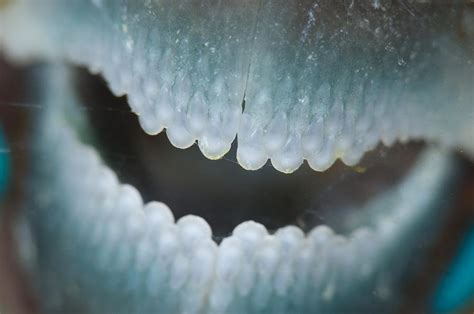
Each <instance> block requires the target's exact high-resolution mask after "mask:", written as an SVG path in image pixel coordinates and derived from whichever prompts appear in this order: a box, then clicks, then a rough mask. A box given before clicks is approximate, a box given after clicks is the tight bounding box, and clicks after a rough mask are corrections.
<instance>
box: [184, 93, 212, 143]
mask: <svg viewBox="0 0 474 314" xmlns="http://www.w3.org/2000/svg"><path fill="white" fill-rule="evenodd" d="M207 108H208V104H207V102H206V99H205V98H204V95H203V94H202V93H201V92H196V93H195V94H194V95H193V97H192V98H191V100H190V101H189V105H188V112H187V122H186V126H187V129H188V130H189V132H190V133H191V134H192V135H193V136H194V138H196V139H197V138H199V137H200V136H201V134H202V133H203V132H204V130H205V128H206V124H207V119H208V111H207Z"/></svg>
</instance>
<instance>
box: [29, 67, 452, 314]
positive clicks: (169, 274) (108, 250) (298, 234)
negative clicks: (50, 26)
mask: <svg viewBox="0 0 474 314" xmlns="http://www.w3.org/2000/svg"><path fill="white" fill-rule="evenodd" d="M69 77H70V74H68V71H65V70H64V69H63V68H58V69H52V70H49V71H48V74H47V75H45V79H44V81H46V82H48V83H47V85H46V86H45V87H44V89H43V90H44V91H46V95H47V96H46V97H45V99H44V105H45V108H47V109H45V112H44V113H43V114H42V117H41V118H40V120H39V121H40V122H39V124H38V125H39V128H38V132H37V133H36V134H37V136H36V138H35V142H36V145H35V147H37V152H36V153H35V162H34V167H33V168H34V169H35V170H34V171H33V173H34V175H33V177H32V180H33V181H32V182H33V183H32V184H31V186H32V189H31V198H30V200H29V201H28V205H29V209H30V211H29V212H30V213H31V217H30V219H29V220H30V223H31V230H33V231H32V234H33V235H34V236H33V242H34V243H35V245H34V246H35V247H36V251H37V253H38V255H37V260H38V262H37V263H36V265H34V266H33V267H38V269H36V271H34V273H35V274H36V275H37V276H38V278H37V279H38V280H36V281H37V282H38V283H40V286H39V287H40V289H39V291H43V292H42V293H45V299H44V300H46V301H44V303H45V304H44V306H45V308H46V309H48V308H49V309H53V308H63V309H75V310H81V311H87V312H94V311H96V310H99V311H114V312H115V311H124V312H149V311H158V312H163V313H168V312H189V311H191V312H229V313H232V312H242V311H244V312H266V311H282V312H288V311H297V312H314V311H315V309H321V310H322V311H344V310H349V309H352V310H353V309H367V308H369V309H370V308H372V309H375V308H379V307H380V306H386V305H387V304H393V302H395V301H394V300H395V299H393V294H394V290H396V289H397V287H398V284H399V283H400V282H399V280H400V275H401V274H403V271H404V269H403V267H401V266H400V267H397V266H395V265H403V264H404V261H406V258H407V257H408V256H409V255H410V254H412V253H413V250H414V249H415V246H416V244H415V243H414V242H411V241H412V240H413V239H419V238H427V237H428V234H429V233H430V232H428V231H427V230H431V229H435V226H436V225H437V222H438V221H439V219H440V217H442V213H443V210H442V209H443V207H444V206H443V205H442V203H443V202H441V201H440V198H443V199H445V198H446V194H445V191H446V190H447V189H449V188H450V187H452V182H453V181H452V180H453V173H455V172H456V171H455V168H456V166H455V162H454V161H453V159H452V157H451V156H450V154H449V152H447V151H445V150H443V149H442V148H440V147H429V148H424V149H421V152H420V153H419V154H418V155H416V154H415V157H414V158H413V159H414V160H415V161H414V162H413V165H412V166H411V167H409V171H407V172H406V173H405V174H404V175H403V176H401V178H399V180H398V181H397V182H395V183H393V182H392V184H391V185H388V187H386V189H385V190H383V191H382V192H380V193H377V195H375V196H373V197H370V198H368V199H367V200H364V201H363V202H362V205H360V206H354V207H355V208H352V209H351V210H352V211H353V212H352V215H351V212H350V211H345V212H344V211H343V212H342V213H341V212H339V213H338V214H335V215H334V217H335V220H333V222H337V223H336V224H335V225H336V226H337V228H339V231H334V230H333V229H334V228H333V227H332V226H328V225H327V224H320V223H317V222H316V223H315V224H316V225H315V226H312V227H310V228H306V229H304V228H302V227H301V226H298V225H287V226H281V227H279V228H275V229H274V230H268V228H267V227H266V226H265V225H264V224H261V223H259V222H256V221H242V222H241V223H239V224H238V225H237V226H235V228H234V229H233V230H231V231H230V232H228V233H226V234H218V235H216V234H215V233H214V231H213V229H214V227H215V228H216V229H218V228H219V223H218V222H215V223H214V224H213V225H212V224H211V225H210V224H209V223H208V222H207V221H206V219H203V218H202V217H199V216H197V215H183V214H182V213H181V214H180V215H181V217H180V218H178V219H176V218H175V216H176V215H175V213H174V212H173V210H172V209H170V208H169V207H168V205H167V204H165V203H163V202H158V201H149V202H144V200H143V197H142V195H141V193H140V192H139V190H138V189H137V188H136V187H134V186H132V185H130V184H127V183H122V182H120V179H119V178H118V176H117V173H116V171H114V170H112V169H111V168H110V167H109V166H107V165H106V163H105V162H104V160H103V159H102V157H101V155H100V151H101V149H100V147H101V146H94V145H91V144H88V143H92V142H94V140H90V137H89V135H90V129H91V127H90V126H88V127H87V128H84V126H85V125H89V124H88V123H90V122H91V121H88V119H87V116H88V115H86V114H84V110H83V109H82V108H83V107H81V105H80V102H81V101H80V100H79V99H80V98H78V97H77V90H78V88H76V87H74V84H72V83H70V79H69ZM79 90H80V88H79ZM86 108H87V109H86V111H87V112H95V111H99V112H100V109H99V108H97V107H91V106H89V105H88V106H87V107H86ZM94 108H95V109H94ZM109 118H110V117H109ZM87 130H89V131H87ZM99 130H100V129H99ZM99 132H100V131H99ZM105 151H106V152H107V151H108V150H107V149H106V150H105ZM109 152H110V151H109ZM184 153H187V151H186V152H184ZM209 162H211V163H216V161H209ZM160 166H161V164H158V165H156V168H157V169H158V170H157V171H158V173H159V172H160ZM236 167H237V168H238V169H239V171H242V172H247V171H245V170H243V169H241V168H240V167H239V166H236ZM176 169H179V167H177V168H176ZM184 169H185V168H184ZM116 170H118V171H117V172H118V173H119V172H120V171H119V170H120V168H118V169H116ZM163 171H165V170H164V169H163ZM177 171H179V170H177ZM260 171H262V170H260ZM272 171H274V170H273V169H272ZM300 171H302V170H301V169H300ZM185 172H186V170H184V171H182V172H180V173H176V177H179V176H180V174H181V173H182V175H183V176H184V177H185ZM311 172H312V173H313V174H315V175H317V173H316V172H314V171H312V170H311ZM251 173H253V172H251ZM256 173H258V172H256ZM282 175H283V176H286V177H290V176H288V175H284V174H282ZM184 180H185V179H184ZM209 193H210V192H209ZM229 193H232V191H229ZM179 197H180V198H186V197H187V195H186V193H185V192H184V193H182V194H180V195H179ZM196 205H198V202H197V201H196ZM336 209H337V208H336ZM289 210H292V209H291V208H290V209H289ZM254 211H258V208H254ZM275 216H278V215H275ZM347 217H350V218H351V219H347V221H346V223H345V224H343V223H340V221H341V220H343V219H346V218H347ZM270 218H271V217H270ZM270 220H271V219H270ZM338 223H339V224H338ZM342 226H344V227H342ZM401 243H403V245H402V244H401ZM410 243H413V244H410ZM389 264H390V265H391V266H390V270H389V271H388V270H387V269H388V268H387V265H389ZM66 287H69V288H66ZM392 289H394V290H392ZM367 293H372V294H373V295H374V297H373V298H371V300H370V301H366V300H367V298H366V297H364V296H366V295H367ZM55 294H57V296H56V298H52V299H51V298H50V297H51V295H55ZM46 296H48V297H47V298H46ZM78 298H79V299H78ZM83 298H86V300H84V299H83ZM48 300H54V302H49V301H48ZM78 300H80V302H79V303H77V302H78ZM120 300H127V302H126V303H122V302H121V301H120Z"/></svg>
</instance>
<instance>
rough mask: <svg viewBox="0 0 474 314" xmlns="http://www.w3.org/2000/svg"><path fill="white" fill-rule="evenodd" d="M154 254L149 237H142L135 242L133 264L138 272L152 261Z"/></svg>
mask: <svg viewBox="0 0 474 314" xmlns="http://www.w3.org/2000/svg"><path fill="white" fill-rule="evenodd" d="M154 256H155V248H154V247H153V245H152V243H151V241H150V239H147V238H146V237H144V238H143V239H141V240H140V241H138V243H137V251H136V255H135V265H136V268H137V270H138V271H139V272H141V271H144V270H146V268H147V267H149V266H150V265H151V263H152V261H153V258H154Z"/></svg>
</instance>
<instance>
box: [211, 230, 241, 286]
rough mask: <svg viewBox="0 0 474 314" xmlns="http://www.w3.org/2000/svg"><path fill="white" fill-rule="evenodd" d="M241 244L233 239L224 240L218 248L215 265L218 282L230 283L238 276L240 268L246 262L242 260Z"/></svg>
mask: <svg viewBox="0 0 474 314" xmlns="http://www.w3.org/2000/svg"><path fill="white" fill-rule="evenodd" d="M243 257H244V255H243V251H242V243H241V241H240V240H239V239H237V238H235V237H230V238H226V239H224V241H222V243H221V244H220V246H219V254H218V258H217V265H216V276H217V278H218V280H223V281H227V282H232V281H234V280H235V278H236V277H237V275H238V274H239V270H240V266H241V264H242V263H245V262H246V261H245V260H244V259H243Z"/></svg>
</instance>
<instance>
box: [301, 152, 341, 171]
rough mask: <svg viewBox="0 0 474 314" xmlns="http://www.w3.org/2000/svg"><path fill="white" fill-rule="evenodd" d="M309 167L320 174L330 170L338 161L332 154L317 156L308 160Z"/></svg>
mask: <svg viewBox="0 0 474 314" xmlns="http://www.w3.org/2000/svg"><path fill="white" fill-rule="evenodd" d="M307 161H308V165H309V166H310V167H311V169H313V170H315V171H319V172H323V171H326V170H328V169H329V168H330V167H331V166H332V165H333V164H334V162H335V161H336V159H335V158H334V157H333V156H331V155H330V154H321V155H316V156H314V157H312V158H309V159H307Z"/></svg>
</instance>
